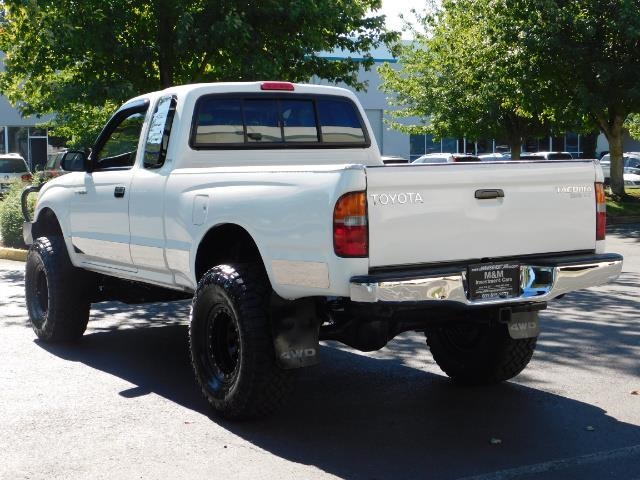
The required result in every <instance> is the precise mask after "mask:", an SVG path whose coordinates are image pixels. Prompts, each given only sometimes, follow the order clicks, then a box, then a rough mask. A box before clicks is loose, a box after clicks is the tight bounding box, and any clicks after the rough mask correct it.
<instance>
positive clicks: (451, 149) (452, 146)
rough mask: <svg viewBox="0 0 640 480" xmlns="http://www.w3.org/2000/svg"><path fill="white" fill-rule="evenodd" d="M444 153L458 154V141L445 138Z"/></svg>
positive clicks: (443, 143) (443, 140)
mask: <svg viewBox="0 0 640 480" xmlns="http://www.w3.org/2000/svg"><path fill="white" fill-rule="evenodd" d="M442 151H443V152H445V153H458V140H456V139H455V138H443V139H442Z"/></svg>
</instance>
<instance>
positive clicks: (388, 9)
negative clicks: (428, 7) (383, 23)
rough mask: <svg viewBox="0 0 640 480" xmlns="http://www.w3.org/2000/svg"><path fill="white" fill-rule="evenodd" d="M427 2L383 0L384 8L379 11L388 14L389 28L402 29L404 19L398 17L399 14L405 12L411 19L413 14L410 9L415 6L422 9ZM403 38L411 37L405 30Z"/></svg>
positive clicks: (420, 0) (419, 0) (417, 0)
mask: <svg viewBox="0 0 640 480" xmlns="http://www.w3.org/2000/svg"><path fill="white" fill-rule="evenodd" d="M425 4H426V2H425V1H424V0H382V8H381V9H380V10H379V12H378V13H380V14H383V15H386V16H387V28H389V29H391V30H398V31H400V30H401V28H402V21H401V20H400V19H399V18H398V15H399V14H401V13H403V14H404V15H405V17H406V18H407V19H408V20H411V19H412V18H413V16H412V15H411V12H410V10H411V9H412V8H415V9H416V10H418V11H420V10H422V9H423V8H424V6H425ZM402 38H404V39H408V38H411V37H410V35H408V34H407V33H406V32H405V33H403V34H402Z"/></svg>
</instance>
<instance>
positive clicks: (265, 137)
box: [189, 94, 371, 149]
mask: <svg viewBox="0 0 640 480" xmlns="http://www.w3.org/2000/svg"><path fill="white" fill-rule="evenodd" d="M189 144H190V146H191V147H192V148H194V149H234V148H247V149H251V148H366V147H369V146H370V145H371V142H370V140H369V138H368V136H367V132H366V129H365V127H364V123H363V121H362V118H361V116H360V113H359V111H358V109H357V107H356V106H355V104H354V103H353V102H352V101H351V100H350V99H348V98H344V97H339V96H329V95H297V94H289V95H282V94H232V95H228V94H210V95H205V96H203V97H201V98H200V99H198V101H197V103H196V107H195V111H194V116H193V123H192V128H191V137H190V141H189Z"/></svg>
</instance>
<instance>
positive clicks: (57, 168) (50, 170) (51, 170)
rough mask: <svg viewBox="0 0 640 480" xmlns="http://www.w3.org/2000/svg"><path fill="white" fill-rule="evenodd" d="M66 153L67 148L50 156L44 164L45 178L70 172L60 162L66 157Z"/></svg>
mask: <svg viewBox="0 0 640 480" xmlns="http://www.w3.org/2000/svg"><path fill="white" fill-rule="evenodd" d="M65 153H66V150H65V151H62V152H58V153H54V154H53V155H50V156H49V158H48V160H47V163H46V164H45V166H44V170H43V171H42V173H43V174H44V176H45V178H47V179H49V178H54V177H58V176H60V175H64V174H65V173H68V172H67V171H66V170H65V169H63V168H62V166H61V165H60V162H61V161H62V157H64V154H65Z"/></svg>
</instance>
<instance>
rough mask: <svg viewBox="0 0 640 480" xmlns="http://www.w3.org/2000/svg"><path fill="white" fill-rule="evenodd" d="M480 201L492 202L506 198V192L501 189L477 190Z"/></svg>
mask: <svg viewBox="0 0 640 480" xmlns="http://www.w3.org/2000/svg"><path fill="white" fill-rule="evenodd" d="M476 198H477V199H478V200H491V199H494V198H504V190H502V189H500V188H492V189H483V190H476Z"/></svg>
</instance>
